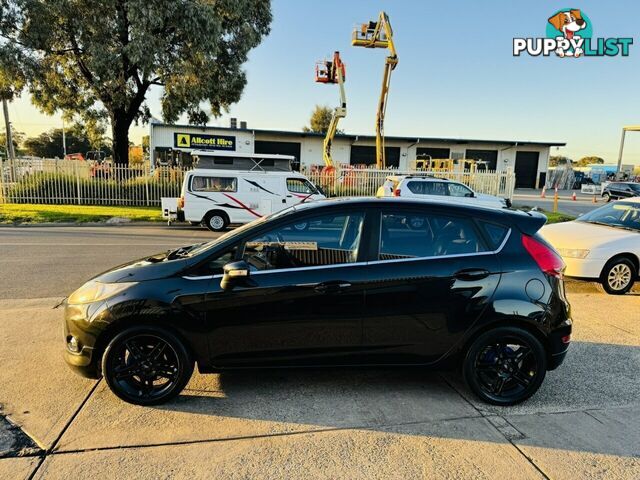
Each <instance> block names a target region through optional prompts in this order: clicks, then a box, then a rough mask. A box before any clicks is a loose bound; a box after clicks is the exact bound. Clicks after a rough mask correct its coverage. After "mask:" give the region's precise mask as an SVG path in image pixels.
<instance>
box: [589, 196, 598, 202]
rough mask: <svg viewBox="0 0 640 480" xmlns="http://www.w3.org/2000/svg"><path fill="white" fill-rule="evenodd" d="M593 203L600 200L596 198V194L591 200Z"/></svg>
mask: <svg viewBox="0 0 640 480" xmlns="http://www.w3.org/2000/svg"><path fill="white" fill-rule="evenodd" d="M591 203H598V200H596V196H595V195H594V196H593V199H592V200H591Z"/></svg>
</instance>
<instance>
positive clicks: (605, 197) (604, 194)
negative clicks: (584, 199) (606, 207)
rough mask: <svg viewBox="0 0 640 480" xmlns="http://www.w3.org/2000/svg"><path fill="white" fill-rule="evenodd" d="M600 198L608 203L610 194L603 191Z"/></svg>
mask: <svg viewBox="0 0 640 480" xmlns="http://www.w3.org/2000/svg"><path fill="white" fill-rule="evenodd" d="M602 198H603V199H604V201H605V202H607V203H609V202H610V201H611V195H609V194H608V193H603V194H602Z"/></svg>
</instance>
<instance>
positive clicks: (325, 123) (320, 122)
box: [302, 105, 333, 133]
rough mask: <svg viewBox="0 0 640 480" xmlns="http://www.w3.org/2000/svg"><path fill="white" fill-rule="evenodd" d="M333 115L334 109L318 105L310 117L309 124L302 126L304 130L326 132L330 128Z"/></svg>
mask: <svg viewBox="0 0 640 480" xmlns="http://www.w3.org/2000/svg"><path fill="white" fill-rule="evenodd" d="M332 116H333V110H332V109H331V108H329V107H327V106H323V105H316V107H315V108H314V110H313V112H312V113H311V118H310V119H309V126H308V127H307V126H305V127H302V131H303V132H314V133H326V132H327V130H328V129H329V123H331V117H332Z"/></svg>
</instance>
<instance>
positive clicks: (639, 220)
mask: <svg viewBox="0 0 640 480" xmlns="http://www.w3.org/2000/svg"><path fill="white" fill-rule="evenodd" d="M577 221H578V222H585V223H594V224H597V225H607V226H610V227H617V228H626V229H630V230H636V231H640V203H632V202H615V203H609V204H607V205H604V206H602V207H600V208H597V209H595V210H593V211H591V212H589V213H587V214H585V215H583V216H581V217H580V218H578V220H577Z"/></svg>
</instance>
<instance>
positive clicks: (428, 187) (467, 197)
mask: <svg viewBox="0 0 640 480" xmlns="http://www.w3.org/2000/svg"><path fill="white" fill-rule="evenodd" d="M376 196H377V197H419V198H434V199H435V200H451V201H455V202H456V203H468V204H469V205H478V206H483V207H495V208H503V207H509V206H511V202H510V201H509V200H508V199H505V198H499V197H495V196H493V195H487V194H485V193H477V192H474V191H473V190H471V188H469V187H468V186H466V185H465V184H464V183H460V182H454V181H452V180H448V179H446V178H436V177H430V176H418V175H392V176H389V177H387V178H386V180H385V182H384V184H383V185H382V186H381V187H380V188H378V191H377V192H376ZM443 197H444V198H443Z"/></svg>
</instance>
